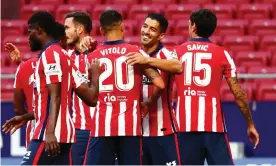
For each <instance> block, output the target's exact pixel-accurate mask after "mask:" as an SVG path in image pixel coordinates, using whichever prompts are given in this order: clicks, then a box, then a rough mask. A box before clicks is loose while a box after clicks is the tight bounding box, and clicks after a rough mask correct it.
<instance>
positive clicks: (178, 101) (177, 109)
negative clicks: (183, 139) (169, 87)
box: [176, 96, 180, 128]
mask: <svg viewBox="0 0 276 166" xmlns="http://www.w3.org/2000/svg"><path fill="white" fill-rule="evenodd" d="M179 106H180V96H178V97H177V106H176V120H177V123H178V126H179V128H180V115H179V114H180V113H179Z"/></svg>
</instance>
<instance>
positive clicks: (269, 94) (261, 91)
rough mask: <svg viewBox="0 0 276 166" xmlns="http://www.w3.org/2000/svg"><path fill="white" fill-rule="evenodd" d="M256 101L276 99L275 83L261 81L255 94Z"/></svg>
mask: <svg viewBox="0 0 276 166" xmlns="http://www.w3.org/2000/svg"><path fill="white" fill-rule="evenodd" d="M256 99H257V101H276V83H273V82H263V83H262V84H260V85H259V88H258V89H257V94H256Z"/></svg>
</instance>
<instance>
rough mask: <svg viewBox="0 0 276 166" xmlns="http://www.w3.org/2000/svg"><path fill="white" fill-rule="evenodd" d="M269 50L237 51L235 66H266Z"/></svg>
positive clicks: (269, 54)
mask: <svg viewBox="0 0 276 166" xmlns="http://www.w3.org/2000/svg"><path fill="white" fill-rule="evenodd" d="M270 56H271V53H270V52H238V53H237V55H236V57H235V60H236V61H235V62H236V65H237V66H244V67H251V66H267V65H268V60H269V58H270Z"/></svg>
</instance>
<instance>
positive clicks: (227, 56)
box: [224, 50, 236, 77]
mask: <svg viewBox="0 0 276 166" xmlns="http://www.w3.org/2000/svg"><path fill="white" fill-rule="evenodd" d="M224 55H225V56H226V59H227V61H228V63H229V64H230V67H231V77H236V66H235V63H234V61H233V59H232V58H231V56H230V55H229V53H228V52H227V51H225V50H224Z"/></svg>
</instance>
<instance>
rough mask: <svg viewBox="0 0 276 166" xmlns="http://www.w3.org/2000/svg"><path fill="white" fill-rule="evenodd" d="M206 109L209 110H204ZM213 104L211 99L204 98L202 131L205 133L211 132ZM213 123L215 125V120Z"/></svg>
mask: <svg viewBox="0 0 276 166" xmlns="http://www.w3.org/2000/svg"><path fill="white" fill-rule="evenodd" d="M206 108H210V110H206ZM213 111H214V108H213V103H212V98H208V97H205V122H204V126H205V127H204V130H205V131H212V125H213ZM214 123H217V121H216V120H215V121H214Z"/></svg>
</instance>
